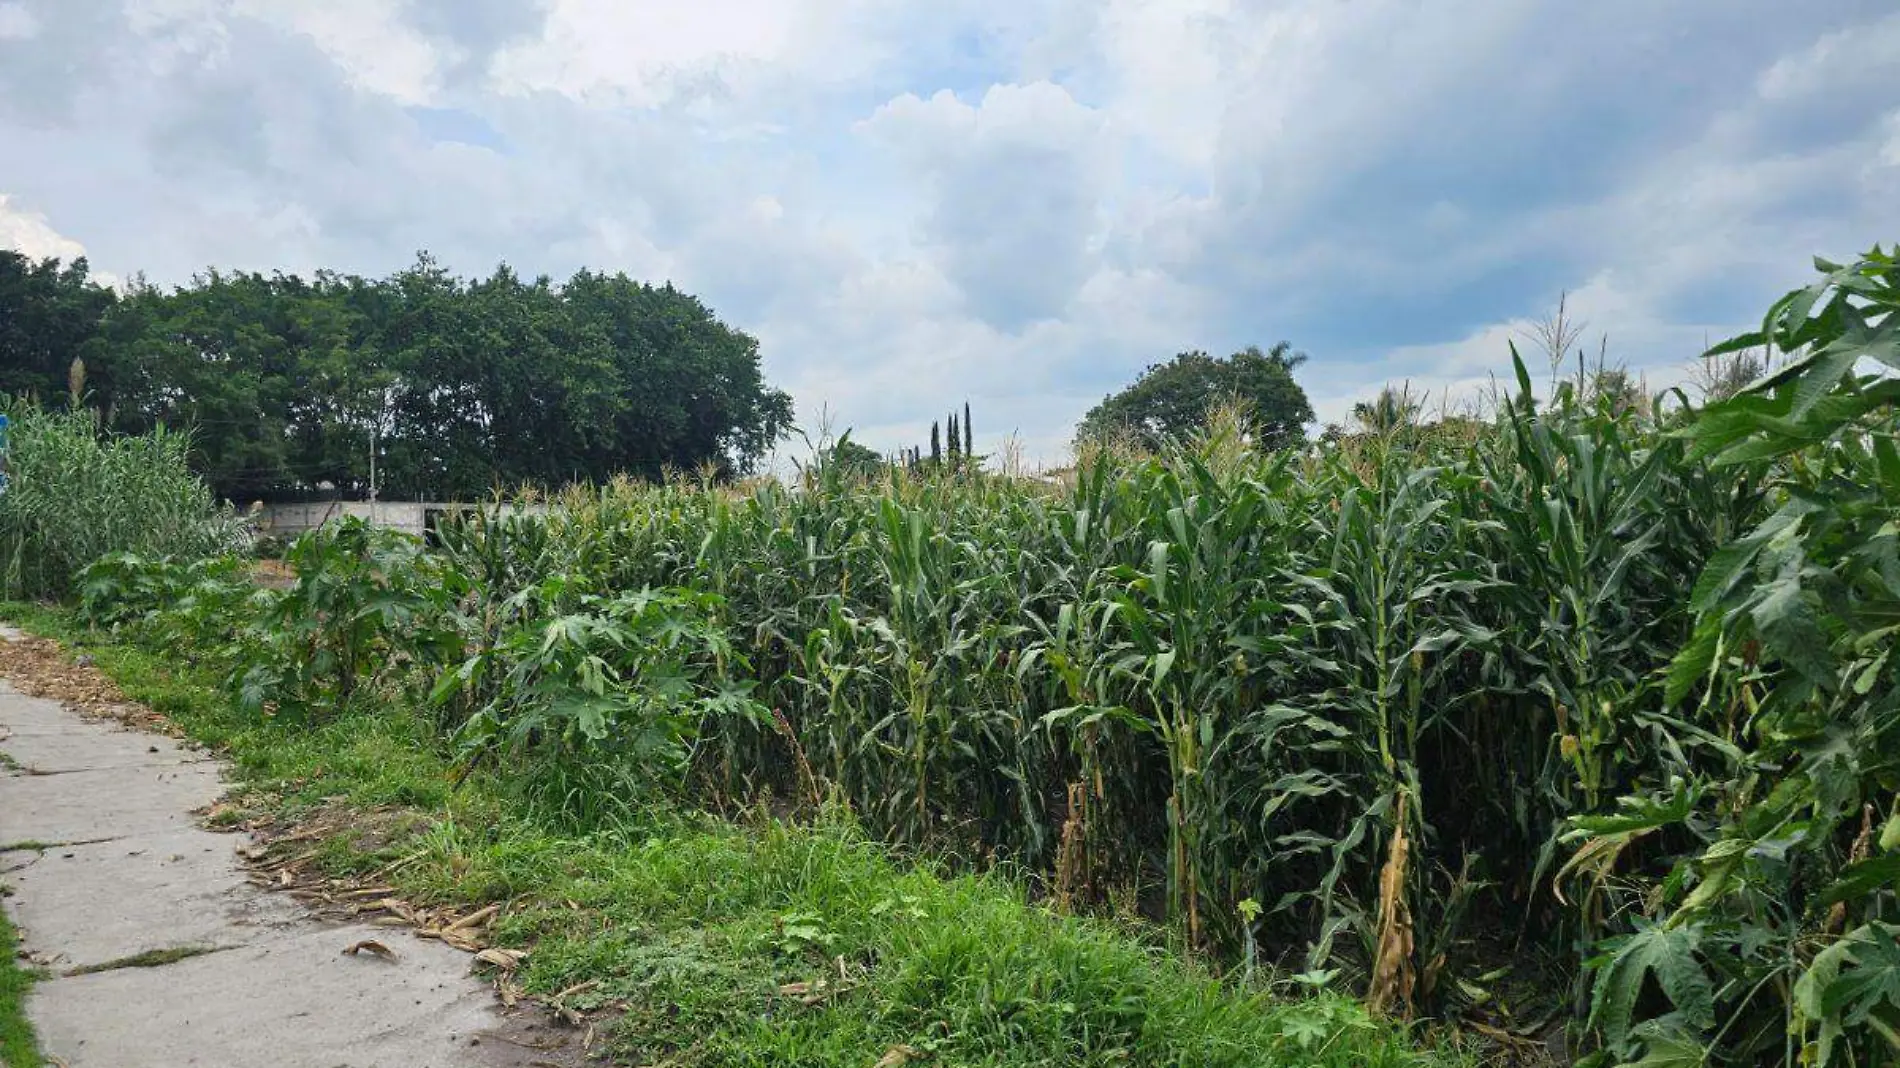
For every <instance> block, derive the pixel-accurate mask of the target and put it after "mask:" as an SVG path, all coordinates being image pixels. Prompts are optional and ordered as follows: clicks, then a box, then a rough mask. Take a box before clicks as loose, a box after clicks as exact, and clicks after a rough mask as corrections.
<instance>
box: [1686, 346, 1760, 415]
mask: <svg viewBox="0 0 1900 1068" xmlns="http://www.w3.org/2000/svg"><path fill="white" fill-rule="evenodd" d="M1767 370H1768V360H1767V358H1766V353H1765V351H1764V350H1761V349H1739V350H1737V351H1735V352H1728V353H1713V354H1710V355H1706V356H1704V357H1703V358H1702V360H1701V361H1700V362H1699V363H1698V364H1697V365H1696V369H1695V384H1696V387H1697V388H1698V389H1700V390H1701V392H1702V402H1703V403H1704V404H1714V403H1716V402H1718V401H1725V400H1727V399H1729V398H1730V397H1733V396H1734V395H1736V394H1737V393H1740V392H1741V391H1742V390H1744V389H1746V388H1747V387H1748V386H1749V385H1751V384H1753V383H1754V381H1755V380H1756V379H1757V378H1760V377H1761V376H1762V375H1763V374H1764V373H1766V372H1767Z"/></svg>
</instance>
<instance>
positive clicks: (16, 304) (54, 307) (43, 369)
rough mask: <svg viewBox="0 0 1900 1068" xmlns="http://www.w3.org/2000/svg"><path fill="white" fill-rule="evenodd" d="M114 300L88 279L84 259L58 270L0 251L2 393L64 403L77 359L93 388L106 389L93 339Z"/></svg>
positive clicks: (105, 376) (46, 262) (48, 263)
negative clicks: (86, 367)
mask: <svg viewBox="0 0 1900 1068" xmlns="http://www.w3.org/2000/svg"><path fill="white" fill-rule="evenodd" d="M115 299H116V298H115V297H114V295H113V292H112V290H110V289H107V288H106V287H104V286H102V285H100V284H98V283H97V282H94V281H92V279H91V278H89V277H88V276H87V266H86V261H85V259H84V258H81V259H76V260H74V261H72V262H71V263H69V264H66V265H65V266H61V264H60V261H58V260H56V259H46V260H38V261H35V260H30V259H28V258H26V257H25V256H22V255H20V254H19V253H17V252H8V251H0V393H4V394H9V395H12V396H18V397H24V396H28V395H32V396H35V397H38V398H39V400H40V402H41V403H42V404H48V405H53V406H60V405H63V404H64V403H65V402H66V396H67V392H68V391H67V379H68V376H69V375H70V374H71V373H72V368H73V361H75V360H84V361H85V363H86V364H87V365H88V366H89V370H88V373H87V377H86V381H87V382H88V383H89V384H90V386H91V387H93V388H99V387H103V386H106V385H108V384H109V376H108V373H107V370H106V367H105V366H104V361H102V360H101V359H99V358H98V356H97V355H96V354H95V352H96V348H97V346H96V339H97V337H98V333H99V320H100V317H101V316H103V315H104V314H105V312H106V309H108V308H110V307H111V306H112V304H113V302H114V300H115Z"/></svg>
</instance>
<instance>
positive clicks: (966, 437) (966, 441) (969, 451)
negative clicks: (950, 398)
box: [963, 401, 976, 457]
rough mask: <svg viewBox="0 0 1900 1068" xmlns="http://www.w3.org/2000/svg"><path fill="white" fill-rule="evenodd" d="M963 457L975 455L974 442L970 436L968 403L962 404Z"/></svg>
mask: <svg viewBox="0 0 1900 1068" xmlns="http://www.w3.org/2000/svg"><path fill="white" fill-rule="evenodd" d="M963 455H965V456H971V457H974V456H975V455H976V440H975V439H974V438H973V437H972V436H971V434H970V402H969V401H964V402H963Z"/></svg>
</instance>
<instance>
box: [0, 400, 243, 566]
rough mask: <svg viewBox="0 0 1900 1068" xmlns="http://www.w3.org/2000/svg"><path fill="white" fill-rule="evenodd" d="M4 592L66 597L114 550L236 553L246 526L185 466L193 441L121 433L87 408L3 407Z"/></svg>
mask: <svg viewBox="0 0 1900 1068" xmlns="http://www.w3.org/2000/svg"><path fill="white" fill-rule="evenodd" d="M5 411H6V413H7V416H8V418H9V420H10V422H11V426H10V427H9V430H8V434H7V442H6V446H7V447H6V486H5V489H4V491H0V590H3V591H4V593H5V595H6V596H8V597H42V596H59V595H62V594H64V593H67V592H68V591H70V590H71V589H72V586H73V579H74V576H75V575H76V574H77V573H78V571H79V570H80V569H81V568H83V567H85V566H86V565H87V564H90V563H91V562H93V561H94V560H97V559H98V558H100V557H101V556H104V555H105V554H107V553H111V552H133V553H138V554H141V555H145V556H175V557H178V558H181V559H196V558H199V557H203V556H211V555H216V554H218V553H222V552H226V551H229V550H230V549H232V548H233V547H234V546H235V545H236V544H237V543H238V541H239V540H240V538H241V536H242V532H243V525H242V524H241V522H240V521H239V520H238V517H236V516H235V515H233V514H231V512H230V511H229V510H228V509H224V508H220V507H219V506H218V505H217V503H216V502H215V501H214V500H213V499H212V496H211V491H210V490H209V489H208V488H207V487H206V486H205V484H204V482H203V481H202V480H200V479H199V478H198V477H197V476H196V475H194V474H193V473H192V472H191V469H190V467H189V466H188V465H187V464H186V439H185V438H183V437H181V436H179V435H177V434H173V433H168V432H166V431H164V430H163V429H159V430H155V431H153V432H151V433H149V434H141V435H120V434H111V433H107V432H104V431H102V430H101V429H100V427H99V425H98V423H97V421H96V419H95V417H94V415H93V414H92V413H91V412H90V411H86V410H83V409H80V410H73V411H65V412H48V411H42V410H40V409H39V408H37V407H34V406H31V405H28V404H24V403H11V404H7V405H5Z"/></svg>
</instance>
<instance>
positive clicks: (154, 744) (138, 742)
mask: <svg viewBox="0 0 1900 1068" xmlns="http://www.w3.org/2000/svg"><path fill="white" fill-rule="evenodd" d="M95 726H97V725H95V724H91V723H85V722H80V723H77V724H73V725H67V726H65V727H61V728H39V729H35V728H31V727H20V728H15V729H14V730H13V732H12V733H11V734H8V735H6V736H5V737H4V739H0V750H4V751H5V752H6V754H7V755H8V756H10V757H12V758H13V759H14V761H16V762H17V763H19V764H21V765H23V766H24V767H26V768H28V769H30V770H32V771H36V772H40V773H42V774H58V773H60V772H66V771H102V770H111V769H129V768H147V767H149V768H168V767H177V766H179V765H183V764H199V763H203V762H204V761H205V760H206V759H208V758H207V757H206V756H205V754H203V753H200V752H197V751H195V750H192V749H188V748H186V747H184V746H181V745H179V744H178V743H176V742H174V741H172V740H171V739H170V738H159V737H155V736H153V735H150V734H141V733H136V732H133V731H129V730H124V729H122V728H121V729H116V730H115V729H111V728H108V730H107V732H106V733H104V734H101V733H99V732H98V731H97V730H93V729H87V728H93V727H95Z"/></svg>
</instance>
